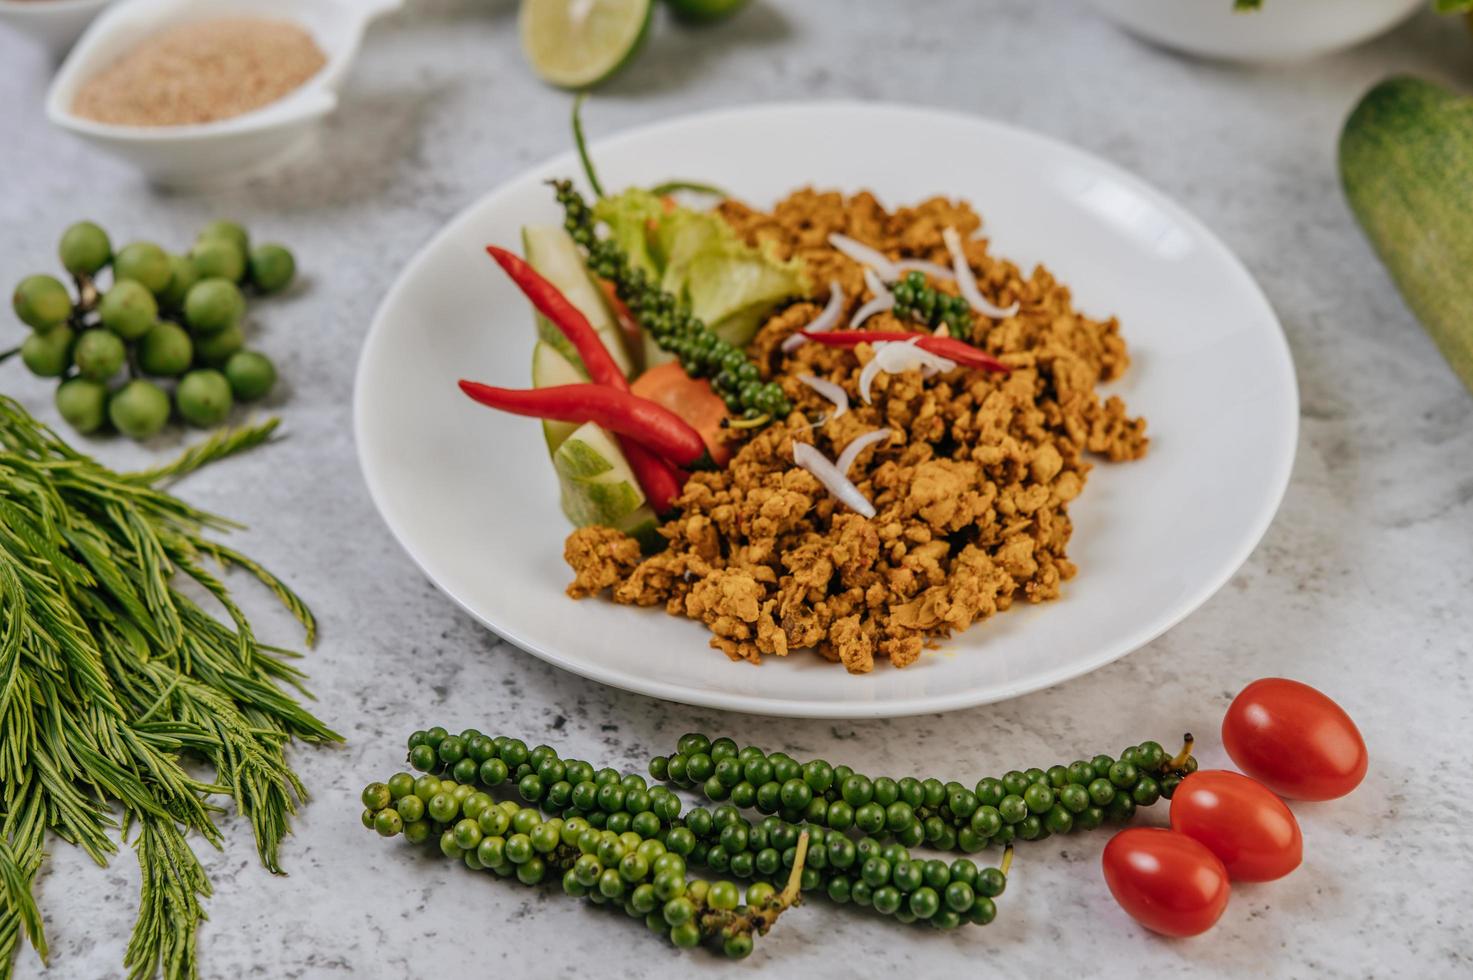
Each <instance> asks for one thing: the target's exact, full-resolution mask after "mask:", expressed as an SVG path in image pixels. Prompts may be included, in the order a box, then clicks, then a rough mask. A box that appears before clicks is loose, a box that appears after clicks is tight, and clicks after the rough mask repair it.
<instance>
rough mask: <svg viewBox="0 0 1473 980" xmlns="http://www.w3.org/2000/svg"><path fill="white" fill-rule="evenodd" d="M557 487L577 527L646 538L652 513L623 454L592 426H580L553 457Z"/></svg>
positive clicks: (602, 433)
mask: <svg viewBox="0 0 1473 980" xmlns="http://www.w3.org/2000/svg"><path fill="white" fill-rule="evenodd" d="M552 464H553V466H554V468H556V470H557V475H558V482H559V483H560V484H561V485H562V507H563V513H564V514H566V515H567V516H568V520H570V521H572V522H573V523H574V524H575V525H577V526H578V527H586V526H588V525H590V524H603V525H605V526H607V527H616V528H618V529H619V530H621V531H624V532H626V533H628V534H631V535H633V536H634V537H636V538H639V539H640V540H641V541H642V542H643V541H644V540H645V539H646V538H648V537H649V536H650V534H651V533H652V531H653V529H654V527H655V525H656V523H657V522H656V520H655V513H654V511H653V510H651V509H650V507H649V505H648V504H646V503H645V499H644V493H643V492H642V491H641V490H640V489H639V483H638V481H637V480H635V478H634V472H633V471H632V470H631V469H630V468H629V463H628V461H627V460H625V459H624V453H623V452H621V451H620V449H619V446H618V444H617V443H616V442H614V439H613V437H612V436H610V435H609V434H608V433H607V432H605V431H604V430H603V429H600V428H599V427H598V426H596V425H594V424H593V423H591V422H590V423H588V424H587V425H582V426H579V427H578V428H577V429H576V430H575V431H574V432H573V433H572V434H571V435H569V436H568V437H567V438H566V439H564V440H563V442H562V444H561V445H559V446H558V448H557V449H556V451H554V452H553V454H552Z"/></svg>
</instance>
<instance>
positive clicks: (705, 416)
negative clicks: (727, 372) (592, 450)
mask: <svg viewBox="0 0 1473 980" xmlns="http://www.w3.org/2000/svg"><path fill="white" fill-rule="evenodd" d="M629 387H630V389H631V390H632V391H633V392H634V393H635V394H636V395H639V396H640V397H641V398H648V399H649V400H650V401H652V402H654V403H656V404H657V405H663V406H664V407H665V408H668V409H670V411H672V412H674V413H675V414H676V415H679V416H680V417H681V418H683V419H685V420H686V421H687V422H689V423H690V424H691V426H692V428H694V429H695V430H696V431H697V432H699V433H700V434H701V438H702V439H704V440H705V441H706V448H707V449H709V450H710V451H711V458H712V459H714V460H715V461H716V464H717V465H718V466H720V465H722V464H724V463H725V462H726V461H727V460H728V459H730V458H731V448H730V447H729V446H728V445H727V443H726V442H725V441H724V440H723V439H722V438H721V425H722V423H723V422H725V421H726V418H727V416H728V415H730V414H731V413H730V412H728V411H727V410H726V403H725V402H723V401H722V400H721V398H720V396H718V395H717V394H716V392H714V391H712V390H711V382H709V381H707V380H706V379H704V378H692V377H691V376H690V375H688V374H686V373H685V368H683V367H681V366H680V362H679V361H668V362H666V363H664V364H661V365H660V366H658V367H652V368H650V369H649V370H648V371H646V372H645V373H644V374H641V375H640V376H639V377H637V378H635V379H634V381H633V382H632V383H631V384H630V386H629Z"/></svg>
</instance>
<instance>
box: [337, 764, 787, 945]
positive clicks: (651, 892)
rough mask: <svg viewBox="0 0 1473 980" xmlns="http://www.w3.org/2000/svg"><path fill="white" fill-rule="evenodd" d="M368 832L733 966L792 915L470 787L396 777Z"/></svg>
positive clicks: (656, 856) (777, 901)
mask: <svg viewBox="0 0 1473 980" xmlns="http://www.w3.org/2000/svg"><path fill="white" fill-rule="evenodd" d="M362 799H363V805H364V810H363V825H364V826H365V827H368V828H370V829H372V830H374V831H376V832H378V833H379V834H380V835H382V836H384V837H395V836H401V835H402V836H403V837H404V838H405V839H406V840H408V841H409V842H410V843H415V844H418V843H423V842H425V841H428V840H430V839H432V838H434V839H437V840H438V842H439V847H440V851H441V853H443V854H444V855H445V856H446V857H448V858H451V859H453V860H458V861H461V862H463V863H464V864H465V866H466V867H467V868H470V869H471V870H472V871H489V872H491V873H493V874H495V875H497V876H499V877H502V878H512V877H515V878H516V879H517V880H518V881H520V882H521V883H522V884H525V885H537V884H540V883H541V882H543V881H545V880H549V879H560V880H561V882H562V888H563V891H564V892H566V893H567V894H569V895H572V896H574V897H578V898H586V899H587V900H589V901H590V902H593V903H595V904H598V905H611V906H614V907H619V906H621V905H622V907H623V909H624V911H625V913H627V914H628V915H629V916H630V917H632V918H637V919H642V920H643V921H644V922H645V924H646V925H647V926H648V927H649V929H650V930H651V931H652V932H655V933H656V934H659V935H664V936H667V937H668V938H669V939H670V941H671V942H672V943H674V944H675V945H676V946H679V947H682V948H688V947H692V946H698V945H701V944H702V943H706V942H710V943H714V944H717V945H719V946H720V948H721V949H722V951H723V952H724V953H725V954H726V955H727V956H729V957H731V958H733V959H741V958H743V957H745V956H747V955H749V954H750V953H751V952H752V937H753V934H754V933H755V934H758V935H761V934H764V933H765V932H766V931H767V930H768V928H770V927H771V925H772V923H773V921H775V920H776V918H777V916H778V915H779V914H780V913H781V912H782V911H783V910H784V909H785V908H786V907H787V902H786V901H785V900H784V899H782V898H781V897H779V896H778V894H777V890H776V889H775V888H774V887H773V886H772V885H770V884H768V883H766V882H755V883H753V884H752V885H750V886H748V888H747V890H746V896H745V901H743V900H742V896H741V891H740V889H739V888H738V886H737V885H736V883H734V882H732V881H727V880H717V881H706V880H704V879H699V878H696V879H691V878H688V877H687V875H686V862H685V858H684V857H683V856H682V855H681V854H680V853H679V852H678V851H677V850H675V849H672V848H671V847H668V846H667V845H666V843H665V842H663V841H661V840H660V839H659V838H657V837H644V836H641V835H640V834H638V833H635V832H634V831H624V832H623V833H615V832H614V831H612V830H609V829H603V830H600V829H599V828H597V827H594V826H593V825H592V824H591V823H589V821H587V820H585V819H584V818H582V817H570V818H568V819H566V820H565V819H563V818H561V817H552V818H551V819H544V818H543V816H542V814H541V813H540V812H538V810H537V808H536V807H531V806H522V805H520V804H518V803H516V802H514V801H512V800H504V801H501V802H499V803H498V802H497V801H495V800H494V799H493V798H492V797H491V796H490V795H489V794H487V793H485V792H482V791H480V790H477V789H476V788H475V787H474V786H472V785H470V784H467V783H460V782H456V781H454V780H450V779H440V778H439V777H438V776H432V775H428V774H426V775H422V776H420V777H419V778H418V779H416V778H415V777H413V776H412V775H410V774H409V773H407V772H401V773H396V774H394V775H393V776H391V777H389V779H388V780H387V781H386V782H382V783H370V784H369V785H368V786H367V787H365V788H364V790H363V794H362Z"/></svg>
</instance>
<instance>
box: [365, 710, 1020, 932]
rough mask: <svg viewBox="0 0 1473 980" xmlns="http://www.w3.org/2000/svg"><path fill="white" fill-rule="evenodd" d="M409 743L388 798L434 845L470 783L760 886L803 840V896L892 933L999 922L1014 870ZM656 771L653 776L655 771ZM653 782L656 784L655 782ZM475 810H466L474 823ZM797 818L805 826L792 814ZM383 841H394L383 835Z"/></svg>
mask: <svg viewBox="0 0 1473 980" xmlns="http://www.w3.org/2000/svg"><path fill="white" fill-rule="evenodd" d="M687 738H688V739H689V738H691V737H690V736H688V737H687ZM698 738H704V736H699V737H698ZM728 743H729V744H728ZM408 744H409V760H410V763H411V765H412V766H413V767H414V768H416V769H418V770H420V771H422V772H424V773H426V774H425V775H423V776H420V777H419V779H418V780H416V779H415V777H414V776H413V775H411V774H410V773H400V774H398V775H396V776H394V777H393V778H392V779H390V780H389V782H388V784H386V785H388V786H389V787H392V788H393V794H396V795H394V798H395V799H399V798H400V797H402V796H407V795H410V794H411V790H412V789H414V788H418V790H423V793H424V800H423V803H424V805H425V806H428V807H429V808H430V809H431V811H433V812H432V814H431V818H432V819H434V818H435V817H436V815H438V816H439V817H441V818H444V819H441V820H440V824H439V825H436V826H437V827H438V829H439V832H440V833H441V834H442V836H443V833H444V829H445V824H446V820H448V819H449V818H448V817H446V814H453V813H454V812H455V811H454V808H455V805H456V802H457V801H456V799H454V798H452V796H458V797H461V798H462V799H463V798H464V797H466V796H468V795H470V794H471V793H472V792H473V786H472V784H479V785H480V786H482V787H484V792H483V795H485V796H486V799H487V800H490V796H489V795H487V794H489V792H491V791H503V792H504V791H507V790H509V788H510V787H511V786H513V785H514V786H516V790H517V793H518V795H520V796H521V798H522V799H523V800H524V801H526V802H527V803H529V804H537V805H540V806H541V808H542V809H543V810H544V811H545V812H546V813H548V814H560V817H559V818H560V819H562V820H564V821H574V820H577V821H579V823H578V824H577V825H578V826H582V825H584V824H586V825H588V826H591V827H592V828H594V829H595V830H607V831H609V832H612V833H615V834H621V835H622V834H623V833H625V832H629V831H633V833H634V834H635V835H636V836H638V837H641V838H644V839H651V838H653V839H656V840H658V841H659V842H660V843H661V844H663V845H665V847H666V848H667V849H668V850H669V851H671V852H673V853H675V854H678V855H680V856H681V857H682V858H684V859H686V860H687V861H688V862H689V863H690V864H692V865H699V866H702V867H706V868H709V869H710V870H712V871H714V872H716V873H718V874H726V873H730V874H731V875H733V876H734V877H736V878H739V879H749V878H750V879H756V880H757V881H759V882H763V881H765V882H768V883H774V882H779V881H782V880H784V879H785V878H787V877H789V876H790V875H791V873H792V868H793V867H794V866H795V864H796V863H797V845H798V841H799V839H800V837H801V836H803V835H805V834H806V835H808V837H809V838H810V847H809V849H808V851H807V856H806V864H805V865H804V866H803V867H802V869H801V871H800V873H799V887H800V889H801V890H802V891H804V892H814V891H822V892H824V893H825V894H826V895H827V896H828V898H829V899H830V900H831V901H833V902H835V903H836V904H840V905H842V904H848V903H853V904H855V905H858V906H861V907H865V908H872V909H874V910H875V911H877V912H879V913H880V914H882V915H887V916H891V917H893V918H895V919H896V920H897V921H900V922H906V923H909V922H916V921H925V922H926V923H927V924H929V925H931V926H933V927H936V928H941V929H952V928H956V927H957V926H960V925H962V924H964V923H972V924H977V925H986V924H987V923H989V922H991V921H992V920H993V919H994V918H995V917H996V915H997V907H996V904H995V902H994V899H996V898H997V897H998V896H999V895H1001V894H1002V892H1003V889H1004V887H1005V885H1006V868H1007V866H1008V865H1009V864H1010V863H1011V860H1012V859H1011V856H1010V855H1011V850H1010V849H1005V850H1004V857H1003V862H1002V866H1001V868H984V869H979V868H978V867H977V866H976V865H975V864H974V863H973V862H972V861H970V860H969V859H967V858H957V859H956V860H954V861H952V862H951V863H950V864H949V865H948V864H947V863H946V862H944V861H939V860H934V859H933V860H929V861H927V860H923V859H921V858H919V857H917V856H915V855H913V854H912V853H911V852H910V851H909V850H908V849H907V848H906V847H905V846H903V845H902V844H900V843H894V842H891V843H888V844H886V843H883V842H882V841H880V840H879V839H877V838H874V837H861V838H859V839H857V840H855V839H854V838H851V837H850V836H848V834H847V833H845V830H843V829H839V830H836V829H828V828H825V827H822V826H820V825H818V824H815V823H806V824H804V825H802V826H800V825H798V824H797V823H794V822H790V821H787V820H784V819H781V818H779V817H778V816H776V815H769V816H767V817H765V818H764V819H763V820H761V821H759V822H757V823H756V824H753V823H751V822H749V821H747V820H746V819H745V818H743V817H742V815H741V811H740V810H739V809H738V808H737V807H736V806H733V805H731V804H729V803H723V804H721V805H720V806H717V807H715V808H714V809H711V810H708V809H706V808H704V807H696V808H694V809H692V810H691V811H690V812H689V813H687V814H685V815H684V816H682V815H681V813H680V800H679V799H678V798H677V797H675V795H674V794H673V793H671V792H670V791H669V790H667V789H665V788H664V787H663V786H659V785H655V786H651V787H648V790H647V791H646V784H645V781H644V780H643V779H642V778H641V777H640V776H638V775H637V774H633V773H627V774H621V773H619V772H618V771H617V770H614V769H609V768H605V769H600V770H597V771H595V770H594V769H593V767H592V765H591V764H589V763H586V762H582V761H581V760H577V759H569V760H562V759H560V758H559V757H558V755H557V751H556V750H555V749H554V748H553V747H552V746H550V745H538V746H536V747H534V748H531V749H528V748H527V745H526V743H525V742H523V741H522V740H521V739H517V738H509V737H507V736H496V737H494V738H492V737H489V736H486V735H484V734H482V733H481V732H479V731H477V730H476V729H466V730H465V731H463V732H461V733H460V734H459V735H451V734H450V733H449V732H447V731H446V729H444V728H443V727H440V726H436V727H433V728H430V729H427V730H423V731H417V732H415V733H414V734H412V735H410V736H409V741H408ZM709 748H710V750H711V751H713V752H714V753H715V754H716V755H718V756H722V757H725V756H726V755H727V754H728V753H729V752H732V751H735V750H736V743H735V742H732V741H731V740H730V739H718V740H716V742H713V743H709ZM751 751H755V750H751ZM749 754H750V753H749ZM780 755H781V753H775V754H774V756H773V757H772V758H773V759H775V760H776V762H777V764H778V766H779V767H780V768H781V767H784V766H787V765H795V763H792V762H791V760H788V761H787V762H784V761H783V759H782V758H779V756H780ZM659 761H660V760H657V764H656V765H654V766H653V767H652V769H655V770H658V769H659V768H660V767H659V765H658V762H659ZM654 774H655V775H656V776H661V775H663V773H661V772H658V771H656V772H655V773H654ZM442 778H449V779H450V780H451V783H450V786H451V787H453V788H452V789H447V790H445V792H446V793H448V794H451V795H450V796H446V797H445V798H443V799H440V800H438V801H437V800H436V799H435V795H436V794H439V793H440V792H441V780H442ZM570 780H572V781H573V782H569V781H570ZM402 805H403V806H406V807H408V808H409V809H410V810H411V811H412V812H408V813H403V812H401V818H402V819H403V820H406V821H411V822H413V821H417V820H421V819H423V811H422V810H421V809H420V808H419V807H418V805H417V804H416V803H415V802H414V801H412V800H407V801H403V804H402ZM482 805H484V804H473V805H472V806H473V807H475V808H476V810H477V813H478V814H479V812H480V807H481V806H482ZM384 819H387V820H390V821H392V819H393V818H392V817H388V818H384ZM519 819H520V820H522V821H525V822H527V826H523V827H515V828H513V830H514V831H515V832H523V831H525V830H526V829H527V827H530V826H531V825H532V824H531V821H533V820H534V819H535V817H534V816H533V814H531V813H528V814H527V815H526V816H523V817H521V818H519ZM798 819H802V815H801V814H800V815H799V816H798ZM369 820H370V814H369V812H367V811H365V814H364V821H365V823H367V822H368V821H369ZM481 820H482V824H483V825H482V827H481V830H482V832H483V833H485V834H501V833H503V832H504V831H505V826H504V825H503V824H501V823H500V822H499V818H498V813H496V812H492V813H490V814H489V816H485V817H482V818H481ZM488 821H489V823H488ZM846 829H847V828H846ZM389 832H391V833H392V832H393V828H392V826H391V827H390V828H389ZM409 833H410V835H411V836H415V835H419V836H420V839H426V838H428V836H429V835H430V833H431V828H430V827H425V828H423V829H422V830H421V829H418V828H415V827H414V826H412V825H411V827H410V830H409ZM460 833H461V839H460V840H459V841H458V842H456V841H454V840H453V839H452V840H451V841H449V842H442V843H445V844H446V846H449V845H450V844H452V843H453V844H455V846H458V847H461V849H462V850H465V849H466V848H467V847H468V846H470V842H471V841H472V840H473V839H474V829H473V828H469V827H467V828H461V829H460ZM447 853H448V852H447ZM487 860H489V858H488V859H487ZM592 884H594V883H593V882H590V883H589V887H592ZM749 904H751V903H750V902H749Z"/></svg>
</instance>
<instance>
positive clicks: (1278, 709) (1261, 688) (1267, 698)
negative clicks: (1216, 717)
mask: <svg viewBox="0 0 1473 980" xmlns="http://www.w3.org/2000/svg"><path fill="white" fill-rule="evenodd" d="M1222 744H1223V746H1224V747H1226V748H1227V753H1228V755H1229V756H1231V757H1232V760H1233V761H1234V762H1236V763H1237V764H1238V768H1239V769H1241V770H1243V772H1245V773H1247V774H1248V775H1250V776H1252V777H1253V778H1254V779H1256V780H1258V781H1259V782H1260V783H1262V784H1263V785H1265V786H1267V787H1268V788H1269V789H1271V790H1273V791H1274V792H1275V793H1278V794H1279V795H1280V796H1284V797H1288V798H1289V799H1291V800H1333V799H1335V798H1337V797H1341V796H1344V795H1345V794H1346V793H1349V792H1350V791H1351V790H1353V789H1355V788H1356V787H1357V786H1359V785H1360V781H1361V780H1362V779H1364V778H1365V775H1366V743H1365V741H1364V740H1363V739H1362V738H1361V737H1360V731H1359V730H1358V729H1357V728H1356V727H1355V722H1353V721H1351V720H1350V716H1349V715H1347V714H1346V713H1345V711H1344V709H1342V708H1341V707H1340V706H1339V705H1338V704H1336V703H1335V702H1334V701H1331V700H1330V699H1329V698H1327V697H1325V696H1324V695H1323V694H1321V693H1320V692H1319V691H1316V690H1315V689H1314V688H1312V687H1310V686H1309V685H1308V684H1301V683H1299V682H1298V681H1291V680H1285V679H1284V678H1282V677H1265V678H1264V679H1262V680H1257V681H1254V682H1253V683H1252V684H1249V685H1248V686H1247V687H1245V688H1243V690H1242V691H1241V692H1240V693H1239V694H1238V696H1237V697H1235V698H1233V703H1232V704H1231V705H1229V706H1228V710H1227V715H1226V716H1225V717H1224V718H1223V719H1222Z"/></svg>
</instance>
